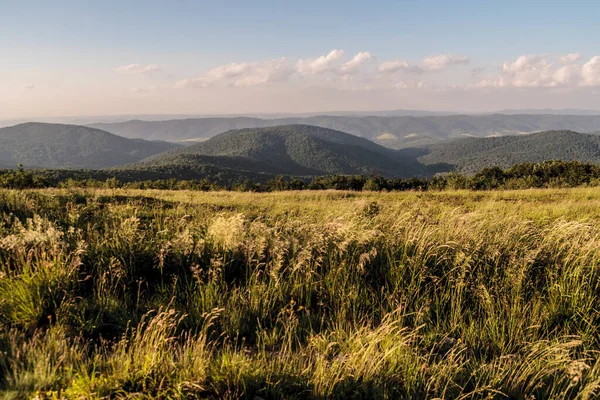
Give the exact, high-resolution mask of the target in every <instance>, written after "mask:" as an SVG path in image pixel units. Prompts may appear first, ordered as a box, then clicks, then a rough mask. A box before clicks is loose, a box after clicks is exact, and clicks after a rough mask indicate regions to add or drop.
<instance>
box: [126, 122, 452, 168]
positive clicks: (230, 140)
mask: <svg viewBox="0 0 600 400" xmlns="http://www.w3.org/2000/svg"><path fill="white" fill-rule="evenodd" d="M206 166H212V167H217V168H227V169H230V170H240V171H251V172H254V173H265V174H281V175H293V176H314V175H329V174H343V175H353V174H357V175H383V176H388V177H413V176H429V175H432V174H433V173H435V172H434V171H438V170H439V168H442V169H443V167H440V166H435V167H427V166H424V165H422V164H420V163H419V162H417V161H416V160H415V157H414V156H413V155H409V154H407V153H406V152H402V151H397V150H392V149H388V148H386V147H383V146H380V145H378V144H376V143H373V142H371V141H369V140H367V139H364V138H360V137H357V136H354V135H350V134H347V133H344V132H340V131H335V130H332V129H327V128H321V127H316V126H310V125H285V126H275V127H266V128H248V129H239V130H231V131H228V132H225V133H222V134H220V135H217V136H215V137H213V138H211V139H209V140H207V141H205V142H202V143H198V144H195V145H192V146H189V147H185V148H181V149H175V150H171V151H168V152H166V153H162V154H159V155H156V156H153V157H150V158H148V159H146V160H143V161H141V162H139V163H137V164H134V165H133V166H127V167H128V168H129V167H133V168H135V169H146V170H157V169H161V170H163V171H164V170H165V169H169V168H171V169H173V170H177V169H179V170H182V169H187V170H189V169H190V168H191V169H194V168H198V167H206Z"/></svg>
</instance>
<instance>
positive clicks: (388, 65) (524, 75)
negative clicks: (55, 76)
mask: <svg viewBox="0 0 600 400" xmlns="http://www.w3.org/2000/svg"><path fill="white" fill-rule="evenodd" d="M376 61H377V58H376V57H375V55H373V54H372V53H370V52H367V51H362V52H358V53H355V54H354V55H351V54H347V53H346V52H345V51H344V50H341V49H334V50H331V51H329V52H328V53H326V54H323V55H320V56H316V57H313V58H300V59H296V60H294V59H292V58H287V57H281V58H275V59H269V60H265V61H251V62H233V63H230V64H225V65H220V66H216V67H214V68H212V69H210V70H208V71H206V72H205V73H204V74H202V75H199V76H196V77H188V78H184V79H180V80H177V81H176V82H174V83H171V85H172V86H171V87H172V88H174V89H183V88H209V87H234V88H235V87H238V88H239V87H251V86H270V85H275V84H288V85H296V86H302V87H311V85H316V86H319V87H330V88H332V89H336V90H337V89H348V90H361V87H362V88H365V89H366V88H369V89H372V88H379V89H406V88H413V89H436V90H437V89H441V90H443V89H467V90H475V89H505V88H515V89H552V88H584V87H598V86H600V56H594V57H592V58H590V59H589V60H588V61H585V59H584V58H583V57H582V55H581V54H580V53H576V52H574V53H569V54H565V55H556V56H555V55H550V54H538V55H536V54H534V55H521V56H519V57H517V58H516V59H514V60H509V61H505V62H504V63H503V64H502V65H501V66H500V67H497V66H494V65H477V64H476V65H474V66H473V67H472V68H470V69H468V70H465V69H461V67H465V66H467V65H470V64H471V58H470V57H469V56H466V55H457V54H450V53H446V54H439V55H431V56H427V57H424V58H422V59H421V60H418V61H409V60H388V61H383V62H376ZM160 69H161V68H160V67H159V66H158V65H156V64H149V65H141V64H129V65H124V66H121V67H117V68H116V69H115V71H117V72H124V73H125V72H126V73H147V72H152V71H157V70H160ZM494 70H496V71H497V72H493V73H488V74H484V71H494ZM473 71H478V72H477V73H473Z"/></svg>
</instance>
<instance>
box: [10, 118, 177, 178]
mask: <svg viewBox="0 0 600 400" xmlns="http://www.w3.org/2000/svg"><path fill="white" fill-rule="evenodd" d="M175 147H179V146H178V145H176V144H173V143H167V142H150V141H147V140H142V139H126V138H123V137H120V136H116V135H114V134H112V133H108V132H105V131H102V130H99V129H94V128H89V127H85V126H79V125H62V124H46V123H36V122H30V123H25V124H20V125H15V126H11V127H7V128H1V129H0V165H2V164H3V165H9V166H13V167H16V166H17V164H18V163H21V164H23V165H24V166H25V167H46V168H106V167H112V166H116V165H121V164H126V163H132V162H136V161H139V160H141V159H144V158H146V157H149V156H151V155H154V154H157V153H161V152H163V151H167V150H169V149H173V148H175Z"/></svg>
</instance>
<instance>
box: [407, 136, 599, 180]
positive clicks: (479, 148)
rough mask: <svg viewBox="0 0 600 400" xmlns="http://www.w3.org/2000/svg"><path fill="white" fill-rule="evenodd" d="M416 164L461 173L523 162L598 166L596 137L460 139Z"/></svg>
mask: <svg viewBox="0 0 600 400" xmlns="http://www.w3.org/2000/svg"><path fill="white" fill-rule="evenodd" d="M427 151H428V154H426V155H424V156H421V157H420V158H419V161H421V162H423V163H425V164H436V163H440V162H444V163H448V164H451V165H454V166H456V168H457V169H458V170H459V171H461V172H476V171H479V170H481V169H482V168H486V167H491V166H499V167H502V168H508V167H510V166H512V165H515V164H519V163H523V162H541V161H548V160H563V161H582V162H590V163H594V164H599V163H600V136H598V135H593V134H583V133H577V132H573V131H547V132H538V133H533V134H529V135H518V136H505V137H493V138H464V139H457V140H452V141H448V142H445V143H439V144H435V145H432V146H428V147H427Z"/></svg>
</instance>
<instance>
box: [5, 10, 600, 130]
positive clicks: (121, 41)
mask: <svg viewBox="0 0 600 400" xmlns="http://www.w3.org/2000/svg"><path fill="white" fill-rule="evenodd" d="M0 10H1V12H0V119H8V118H15V117H26V116H53V115H77V114H86V115H90V114H123V113H131V112H134V113H243V112H293V111H298V112H304V111H320V110H323V111H327V110H356V109H393V108H419V109H432V110H434V109H438V110H439V109H443V110H452V111H460V110H463V111H488V110H491V109H497V108H514V107H523V108H543V107H553V108H563V107H579V108H592V109H593V108H596V109H597V108H600V102H599V101H598V86H600V57H599V58H598V59H595V58H594V57H596V56H599V55H600V39H599V38H600V24H598V23H597V18H598V16H599V15H600V2H599V1H591V0H581V1H571V2H565V1H483V0H480V1H470V0H469V1H458V0H456V1H448V0H446V1H439V0H429V1H375V0H373V1H343V2H341V1H277V2H276V1H222V2H216V1H214V2H213V1H210V2H209V1H187V0H178V1H118V2H117V1H101V2H100V1H98V2H84V1H60V0H57V1H52V2H50V1H4V0H0ZM333 51H337V52H333ZM327 55H330V57H329V58H327ZM359 55H360V56H359ZM567 55H571V56H569V57H566V58H565V56H567ZM522 56H523V57H525V58H520V57H522ZM320 57H325V58H326V59H321V61H319V58H320ZM355 57H357V59H356V62H355V63H354V64H348V65H346V63H348V62H349V61H351V60H353V59H354V58H355ZM561 57H562V58H561ZM313 62H317V64H314V65H312V64H311V63H313ZM384 63H395V64H393V65H392V64H386V65H387V66H388V68H382V65H383V64H384ZM301 65H303V66H304V68H301ZM344 65H346V66H345V67H344ZM124 67H129V68H124ZM594 102H595V104H594ZM3 110H4V111H3Z"/></svg>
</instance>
